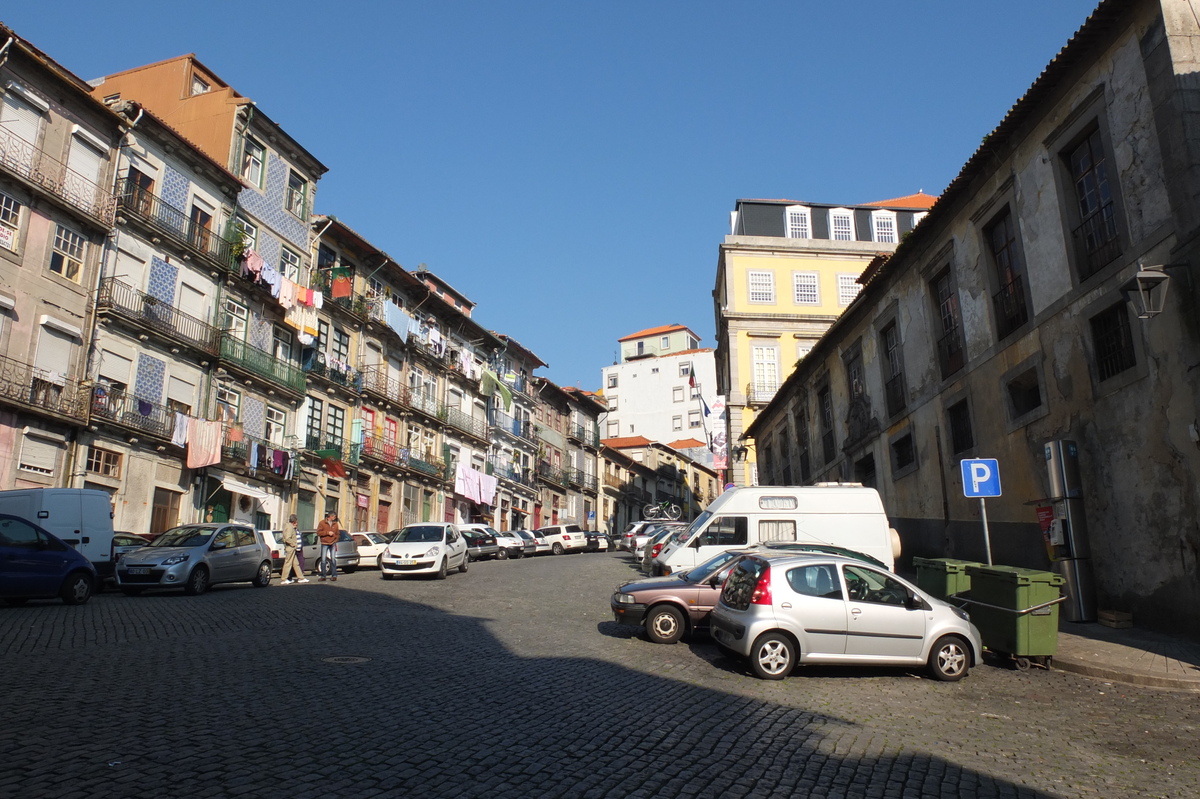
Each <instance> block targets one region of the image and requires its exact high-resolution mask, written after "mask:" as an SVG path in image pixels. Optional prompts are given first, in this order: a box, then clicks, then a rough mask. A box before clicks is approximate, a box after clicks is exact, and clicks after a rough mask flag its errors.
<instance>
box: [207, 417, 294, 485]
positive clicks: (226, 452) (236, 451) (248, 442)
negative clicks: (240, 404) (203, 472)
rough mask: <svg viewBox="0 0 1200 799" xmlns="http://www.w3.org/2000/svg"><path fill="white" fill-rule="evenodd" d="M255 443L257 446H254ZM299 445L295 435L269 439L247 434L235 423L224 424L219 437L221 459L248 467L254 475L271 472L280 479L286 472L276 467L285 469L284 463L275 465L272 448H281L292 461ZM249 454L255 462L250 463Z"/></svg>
mask: <svg viewBox="0 0 1200 799" xmlns="http://www.w3.org/2000/svg"><path fill="white" fill-rule="evenodd" d="M256 444H257V445H258V446H257V447H255V445H256ZM299 445H300V440H299V439H298V438H297V437H296V436H284V437H283V438H282V439H280V440H279V441H271V440H270V439H266V438H259V437H257V436H252V435H249V434H247V433H246V432H245V431H244V430H243V429H242V428H240V427H238V426H236V425H225V435H224V437H223V438H222V439H221V459H222V460H224V461H227V462H229V463H235V464H237V465H239V466H247V467H249V468H250V469H251V470H252V476H254V477H258V478H262V477H264V476H266V475H269V474H271V475H275V476H276V477H278V478H280V479H281V480H282V479H287V475H286V472H284V473H281V472H278V471H276V469H277V468H279V469H285V468H286V465H281V466H278V467H277V466H276V465H275V462H274V459H273V458H272V457H271V454H270V453H271V452H272V451H273V450H283V451H285V452H287V454H288V459H289V460H292V461H294V460H295V458H296V452H297V450H298V449H299ZM251 455H256V456H257V458H258V460H257V462H255V463H253V464H252V463H250V456H251ZM293 476H295V471H293Z"/></svg>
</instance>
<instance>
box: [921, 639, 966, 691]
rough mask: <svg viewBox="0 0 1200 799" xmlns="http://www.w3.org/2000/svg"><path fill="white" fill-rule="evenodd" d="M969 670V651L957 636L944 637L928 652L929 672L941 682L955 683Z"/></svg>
mask: <svg viewBox="0 0 1200 799" xmlns="http://www.w3.org/2000/svg"><path fill="white" fill-rule="evenodd" d="M970 669H971V650H970V649H969V648H968V647H967V645H966V643H964V642H963V640H962V639H961V638H959V637H958V636H957V635H945V636H942V637H941V638H939V639H938V640H937V643H935V644H934V645H933V649H931V650H929V671H930V672H931V673H932V674H933V676H934V677H935V678H936V679H939V680H942V681H943V682H957V681H958V680H961V679H962V678H963V677H966V676H967V672H968V671H970Z"/></svg>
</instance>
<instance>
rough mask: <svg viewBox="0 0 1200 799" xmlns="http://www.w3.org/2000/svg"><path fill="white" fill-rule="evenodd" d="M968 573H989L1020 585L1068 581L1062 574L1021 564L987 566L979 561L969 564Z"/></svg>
mask: <svg viewBox="0 0 1200 799" xmlns="http://www.w3.org/2000/svg"><path fill="white" fill-rule="evenodd" d="M967 573H968V574H972V575H975V574H980V575H987V576H988V577H989V578H992V579H996V580H1005V581H1008V582H1014V583H1017V584H1018V585H1029V584H1030V583H1047V584H1049V585H1062V584H1063V583H1065V582H1066V580H1065V579H1063V576H1062V575H1061V574H1055V573H1054V572H1048V571H1042V570H1040V569H1023V568H1021V567H1020V566H985V565H983V564H978V563H977V564H972V565H969V566H967Z"/></svg>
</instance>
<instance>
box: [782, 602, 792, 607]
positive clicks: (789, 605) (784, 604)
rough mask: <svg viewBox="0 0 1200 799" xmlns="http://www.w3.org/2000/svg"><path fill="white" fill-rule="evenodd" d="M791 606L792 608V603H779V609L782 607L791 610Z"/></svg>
mask: <svg viewBox="0 0 1200 799" xmlns="http://www.w3.org/2000/svg"><path fill="white" fill-rule="evenodd" d="M791 606H792V603H791V602H780V603H779V607H781V608H790V607H791Z"/></svg>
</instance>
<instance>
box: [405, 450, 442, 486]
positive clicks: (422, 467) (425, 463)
mask: <svg viewBox="0 0 1200 799" xmlns="http://www.w3.org/2000/svg"><path fill="white" fill-rule="evenodd" d="M408 468H409V469H411V470H413V471H414V472H421V473H422V474H427V475H429V476H430V477H436V478H438V479H439V480H443V481H445V480H448V479H449V475H448V474H447V473H446V462H445V461H443V460H442V459H441V458H435V457H433V456H432V455H430V454H429V453H427V452H423V453H419V454H413V453H412V452H411V451H410V452H409V455H408Z"/></svg>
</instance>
